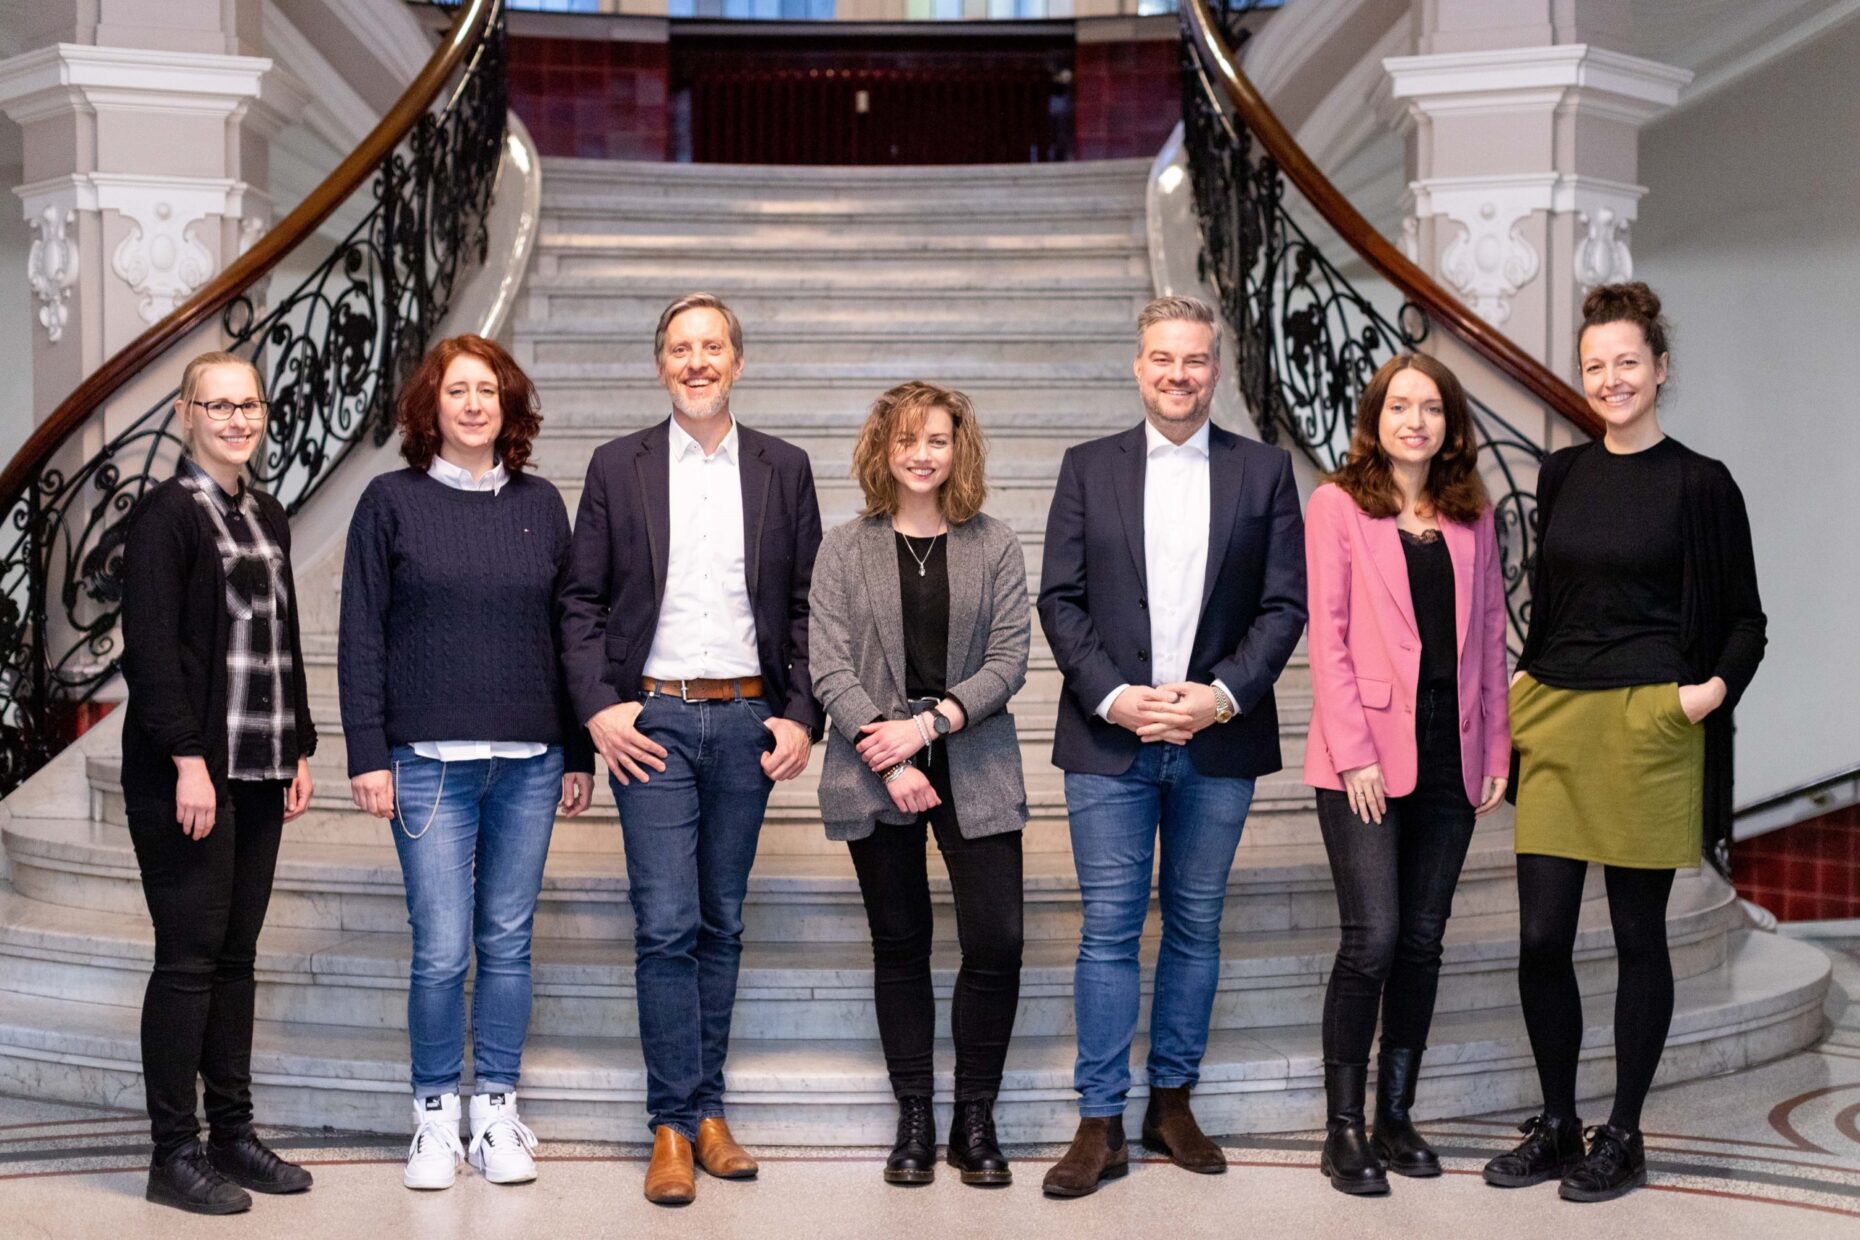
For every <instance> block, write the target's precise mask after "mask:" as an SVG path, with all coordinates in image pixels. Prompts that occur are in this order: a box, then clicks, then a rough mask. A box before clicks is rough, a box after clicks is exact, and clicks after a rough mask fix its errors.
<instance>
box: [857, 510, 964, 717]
mask: <svg viewBox="0 0 1860 1240" xmlns="http://www.w3.org/2000/svg"><path fill="white" fill-rule="evenodd" d="M859 547H860V551H861V555H860V559H861V560H863V561H864V562H865V565H864V566H865V590H866V595H867V597H868V598H870V599H871V603H872V618H873V620H874V621H876V622H877V624H878V636H879V640H880V642H881V644H883V646H884V647H885V666H887V667H889V668H890V669H891V678H892V679H893V680H895V681H897V682H898V697H899V699H900V700H906V699H908V698H909V697H910V693H909V691H908V690H906V689H905V687H904V595H903V592H902V590H901V589H900V587H899V585H898V545H897V543H896V541H895V540H894V539H893V537H892V533H891V522H889V521H887V520H886V519H885V518H883V517H867V518H866V519H865V525H864V529H863V531H862V532H861V534H860V537H859ZM952 593H954V592H953V591H952Z"/></svg>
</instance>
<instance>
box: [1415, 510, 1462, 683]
mask: <svg viewBox="0 0 1860 1240" xmlns="http://www.w3.org/2000/svg"><path fill="white" fill-rule="evenodd" d="M1401 549H1402V554H1403V555H1405V556H1407V558H1408V593H1409V595H1410V596H1411V597H1412V598H1413V600H1414V622H1415V624H1416V625H1417V626H1418V627H1419V628H1420V630H1421V675H1420V677H1419V681H1418V686H1417V687H1419V688H1421V689H1439V690H1442V691H1444V692H1446V693H1448V694H1450V695H1451V694H1457V693H1458V692H1459V668H1458V667H1457V666H1456V664H1457V663H1458V662H1459V644H1460V641H1459V628H1458V623H1457V621H1456V619H1455V617H1454V614H1453V604H1454V591H1453V556H1452V555H1451V554H1449V553H1448V551H1447V540H1446V539H1445V538H1443V537H1441V534H1440V531H1439V530H1425V531H1423V532H1421V533H1419V534H1410V533H1409V532H1408V531H1407V530H1403V531H1401Z"/></svg>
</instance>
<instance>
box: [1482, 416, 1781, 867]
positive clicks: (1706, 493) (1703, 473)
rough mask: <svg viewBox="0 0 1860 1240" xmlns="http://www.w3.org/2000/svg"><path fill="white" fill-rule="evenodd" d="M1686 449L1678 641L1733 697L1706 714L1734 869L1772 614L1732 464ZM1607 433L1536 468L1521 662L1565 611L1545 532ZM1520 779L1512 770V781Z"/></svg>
mask: <svg viewBox="0 0 1860 1240" xmlns="http://www.w3.org/2000/svg"><path fill="white" fill-rule="evenodd" d="M1674 446H1675V447H1677V448H1678V449H1679V452H1680V478H1681V481H1680V487H1681V494H1680V513H1681V517H1680V541H1681V544H1682V554H1683V555H1684V557H1685V564H1684V572H1683V583H1682V586H1681V597H1680V601H1679V643H1680V647H1681V649H1682V650H1683V652H1684V654H1685V658H1686V662H1687V664H1688V665H1689V666H1690V667H1691V669H1692V672H1693V675H1694V678H1695V683H1703V682H1704V681H1707V680H1710V679H1711V678H1712V677H1713V676H1720V677H1723V679H1724V683H1725V687H1726V689H1727V690H1728V692H1727V693H1726V695H1725V699H1724V705H1722V706H1720V707H1719V708H1718V709H1717V710H1715V711H1713V712H1712V713H1711V714H1710V715H1708V716H1707V717H1706V719H1705V796H1704V813H1705V841H1704V842H1705V857H1706V859H1707V860H1708V861H1710V862H1711V864H1712V865H1713V867H1714V868H1716V869H1717V870H1718V872H1719V873H1721V874H1724V875H1726V876H1727V877H1728V876H1729V874H1730V867H1731V853H1730V848H1731V820H1732V813H1733V804H1732V775H1733V771H1732V760H1731V758H1732V755H1731V734H1732V720H1731V712H1732V711H1733V710H1734V709H1736V707H1737V703H1738V701H1739V700H1740V699H1741V698H1742V697H1743V696H1744V690H1745V689H1747V688H1748V687H1749V686H1750V682H1751V680H1752V679H1753V678H1754V677H1755V676H1756V674H1757V665H1758V664H1759V663H1761V662H1762V661H1763V647H1764V645H1765V644H1766V643H1767V641H1768V637H1767V626H1768V622H1767V620H1766V619H1765V617H1764V615H1763V601H1762V599H1761V598H1759V597H1758V594H1757V563H1756V556H1755V554H1754V553H1753V551H1752V549H1751V542H1750V518H1749V516H1748V515H1747V514H1746V513H1745V511H1744V496H1743V493H1742V492H1741V491H1739V490H1738V489H1737V483H1736V482H1734V481H1733V480H1732V478H1731V471H1730V470H1728V469H1726V468H1725V467H1724V465H1723V464H1722V463H1720V462H1718V461H1714V460H1712V459H1711V458H1710V457H1707V456H1701V455H1700V454H1699V453H1697V452H1694V451H1692V449H1690V448H1688V447H1686V446H1685V445H1684V444H1681V443H1678V442H1677V441H1675V442H1674ZM1607 450H1608V449H1607V448H1606V447H1605V446H1604V445H1603V444H1602V443H1601V442H1600V441H1599V440H1597V441H1595V442H1593V443H1586V444H1579V445H1577V446H1576V447H1573V448H1564V449H1562V450H1561V451H1558V452H1553V453H1551V454H1550V456H1549V457H1548V458H1547V459H1546V460H1545V461H1544V463H1543V468H1542V469H1541V470H1540V471H1539V473H1538V475H1537V540H1538V541H1537V546H1538V549H1539V550H1538V555H1537V558H1536V564H1535V567H1534V568H1533V571H1532V574H1531V600H1532V606H1531V623H1530V630H1529V632H1528V633H1527V634H1526V635H1525V638H1524V653H1523V655H1522V656H1521V657H1520V658H1519V660H1518V667H1519V669H1520V670H1522V671H1529V670H1530V667H1531V661H1532V660H1533V659H1534V658H1535V657H1536V656H1537V654H1538V653H1539V652H1540V651H1541V650H1542V649H1543V644H1544V641H1545V639H1546V635H1547V634H1548V633H1549V632H1550V631H1551V630H1552V629H1554V628H1555V627H1556V626H1557V625H1558V624H1559V623H1561V621H1562V617H1561V616H1558V615H1556V614H1555V613H1554V611H1553V609H1552V608H1550V607H1548V606H1545V605H1543V604H1544V603H1545V601H1546V600H1548V599H1549V598H1550V597H1551V594H1550V592H1549V590H1548V589H1547V588H1546V587H1547V586H1548V585H1549V584H1550V581H1549V570H1548V569H1547V568H1546V566H1545V562H1544V556H1543V554H1542V548H1543V540H1544V537H1545V535H1546V534H1548V532H1549V530H1550V522H1551V520H1552V519H1553V517H1554V513H1555V508H1556V497H1557V492H1558V491H1559V490H1560V489H1561V488H1562V485H1563V480H1564V479H1565V478H1567V477H1568V476H1569V471H1570V467H1571V466H1572V465H1574V464H1575V463H1576V461H1577V460H1578V459H1580V457H1581V456H1582V454H1583V453H1585V452H1606V451H1607ZM1516 787H1517V780H1516V778H1515V771H1514V778H1513V780H1512V788H1513V789H1514V792H1515V789H1516Z"/></svg>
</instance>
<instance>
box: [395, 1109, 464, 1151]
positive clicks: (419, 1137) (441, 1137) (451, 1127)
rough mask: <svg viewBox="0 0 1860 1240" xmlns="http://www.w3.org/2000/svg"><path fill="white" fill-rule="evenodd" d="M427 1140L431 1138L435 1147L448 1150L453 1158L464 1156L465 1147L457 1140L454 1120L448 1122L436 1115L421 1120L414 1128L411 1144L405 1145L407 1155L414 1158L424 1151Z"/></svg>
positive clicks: (457, 1134) (457, 1135)
mask: <svg viewBox="0 0 1860 1240" xmlns="http://www.w3.org/2000/svg"><path fill="white" fill-rule="evenodd" d="M428 1140H431V1141H432V1142H433V1143H434V1145H435V1146H437V1147H441V1148H444V1149H446V1150H450V1151H451V1153H452V1157H453V1158H454V1159H461V1158H464V1157H465V1147H464V1145H462V1144H461V1143H460V1142H459V1133H458V1128H457V1122H456V1121H454V1123H452V1124H448V1123H446V1122H445V1120H444V1119H443V1118H440V1117H437V1116H435V1117H434V1118H432V1119H428V1120H423V1121H422V1122H421V1124H420V1126H419V1127H418V1128H416V1129H414V1132H413V1144H411V1145H409V1146H408V1147H407V1157H408V1158H414V1157H417V1156H418V1155H420V1154H422V1153H425V1152H426V1149H427V1148H428V1147H427V1145H426V1142H427V1141H428Z"/></svg>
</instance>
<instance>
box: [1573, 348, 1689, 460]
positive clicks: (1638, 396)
mask: <svg viewBox="0 0 1860 1240" xmlns="http://www.w3.org/2000/svg"><path fill="white" fill-rule="evenodd" d="M1578 349H1579V351H1580V354H1581V358H1582V394H1583V395H1584V396H1586V397H1588V398H1589V408H1591V409H1593V410H1594V411H1595V415H1596V416H1597V417H1599V418H1600V419H1602V421H1604V422H1606V423H1607V424H1608V429H1609V431H1610V432H1611V433H1614V434H1620V433H1622V432H1626V431H1628V430H1630V429H1632V428H1634V427H1636V426H1639V425H1641V424H1642V422H1643V421H1644V420H1645V419H1647V418H1649V417H1653V416H1655V414H1654V408H1655V406H1656V405H1657V404H1658V403H1659V399H1660V385H1661V384H1662V383H1665V382H1666V374H1667V358H1666V357H1665V356H1664V355H1662V356H1660V357H1655V356H1654V355H1653V349H1652V348H1651V347H1650V346H1649V345H1648V343H1647V335H1646V333H1645V332H1643V331H1642V330H1641V328H1640V325H1639V324H1638V323H1628V322H1620V323H1598V324H1596V325H1595V326H1594V327H1591V328H1588V329H1586V330H1585V331H1584V332H1583V333H1582V339H1581V341H1580V342H1579V344H1578Z"/></svg>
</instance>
